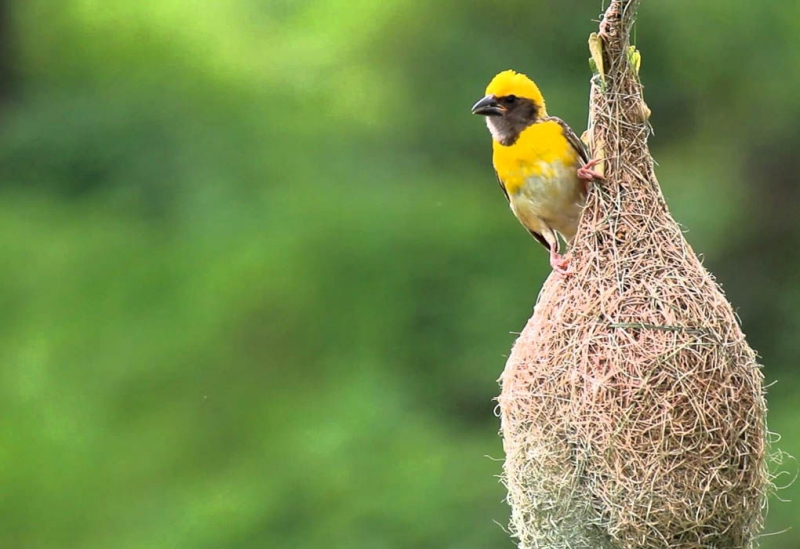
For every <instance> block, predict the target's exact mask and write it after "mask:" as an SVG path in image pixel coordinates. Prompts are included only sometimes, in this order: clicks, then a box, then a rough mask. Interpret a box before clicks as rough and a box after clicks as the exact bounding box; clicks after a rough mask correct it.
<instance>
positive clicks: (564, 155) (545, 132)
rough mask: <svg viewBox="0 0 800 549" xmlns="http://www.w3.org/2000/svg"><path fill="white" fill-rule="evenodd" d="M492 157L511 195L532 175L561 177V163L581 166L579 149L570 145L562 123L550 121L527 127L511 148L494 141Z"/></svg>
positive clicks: (495, 167)
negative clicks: (559, 174) (559, 175)
mask: <svg viewBox="0 0 800 549" xmlns="http://www.w3.org/2000/svg"><path fill="white" fill-rule="evenodd" d="M493 146H494V154H493V157H492V160H493V163H494V169H495V171H496V172H497V176H498V177H499V178H500V180H501V181H502V182H503V184H504V185H505V188H506V191H507V192H508V194H509V195H512V194H516V193H517V192H519V190H520V188H522V186H523V185H524V184H525V181H526V180H527V179H528V178H530V177H535V178H538V177H544V178H547V179H549V178H553V177H557V173H556V170H558V168H559V166H560V167H563V166H570V167H571V166H575V168H576V169H577V167H578V152H577V151H576V150H575V149H574V148H573V147H572V146H571V145H570V144H569V141H567V138H566V137H564V133H563V131H562V129H561V125H560V124H559V123H558V122H555V121H552V120H548V121H545V122H539V123H536V124H533V125H531V126H529V127H528V128H526V129H525V130H524V131H523V132H522V133H521V134H520V136H519V138H518V139H517V141H516V142H515V143H514V144H513V145H510V146H508V147H505V146H503V145H501V144H500V143H498V142H497V141H495V142H494V144H493Z"/></svg>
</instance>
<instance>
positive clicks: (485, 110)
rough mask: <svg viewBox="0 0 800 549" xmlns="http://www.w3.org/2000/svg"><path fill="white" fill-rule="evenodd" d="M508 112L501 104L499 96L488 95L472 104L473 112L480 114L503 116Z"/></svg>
mask: <svg viewBox="0 0 800 549" xmlns="http://www.w3.org/2000/svg"><path fill="white" fill-rule="evenodd" d="M505 113H506V109H505V108H504V107H502V106H500V103H498V102H497V98H496V97H495V96H494V95H487V96H486V97H484V98H483V99H481V100H480V101H478V102H477V103H475V104H474V105H472V114H480V115H483V116H502V115H504V114H505Z"/></svg>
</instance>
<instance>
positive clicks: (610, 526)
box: [499, 0, 770, 549]
mask: <svg viewBox="0 0 800 549" xmlns="http://www.w3.org/2000/svg"><path fill="white" fill-rule="evenodd" d="M636 5H637V2H636V1H635V0H625V1H622V0H619V1H614V2H612V3H611V6H610V7H609V9H608V10H607V11H606V14H605V17H604V20H603V23H602V24H601V28H600V30H601V32H600V35H599V37H600V42H597V43H596V44H595V45H596V46H597V45H598V44H599V45H600V46H601V49H602V57H601V58H598V60H599V62H600V63H601V64H602V66H601V67H599V68H598V74H596V75H595V77H594V79H593V84H592V95H591V113H590V130H589V141H590V142H591V143H593V144H594V153H595V154H596V155H598V154H602V155H603V156H604V157H605V158H606V162H605V173H606V181H605V182H603V183H601V184H596V185H595V186H594V189H593V190H592V191H591V192H590V194H589V197H588V201H587V206H586V209H585V211H584V213H583V218H582V220H581V225H580V228H579V232H578V235H577V236H576V238H575V241H574V247H573V249H572V252H571V253H572V262H571V270H572V271H573V272H572V274H571V275H569V276H567V277H557V276H551V277H550V278H549V279H548V280H547V282H546V283H545V285H544V288H543V289H542V292H541V294H540V296H539V300H538V303H537V305H536V307H535V308H534V314H533V317H532V318H531V319H530V321H529V322H528V324H527V326H526V327H525V329H524V330H523V332H522V334H521V335H520V337H519V339H518V340H517V342H516V343H515V345H514V348H513V350H512V353H511V356H510V358H509V359H508V363H507V364H506V368H505V371H504V372H503V375H502V378H501V384H502V394H501V396H500V398H499V402H500V409H501V420H502V435H503V445H504V449H505V453H506V462H505V466H504V481H505V483H506V485H507V488H508V501H509V503H510V504H511V508H512V518H511V529H512V533H513V534H514V535H515V537H517V538H518V540H519V547H520V548H524V549H528V548H547V549H559V548H592V549H595V548H603V549H605V548H607V549H616V548H643V547H647V548H650V547H652V548H656V547H659V548H667V547H668V548H670V549H676V548H685V549H689V548H719V549H722V548H725V549H734V548H750V547H755V546H756V541H755V538H756V535H757V533H758V532H759V531H760V529H761V527H762V524H763V512H764V509H765V506H766V493H767V489H768V487H769V486H770V479H769V474H768V470H767V438H766V437H767V428H766V413H767V410H766V403H765V400H764V391H763V388H762V381H763V376H762V373H761V369H760V366H759V364H758V363H757V358H756V354H755V353H754V352H753V350H752V349H750V347H749V346H748V345H747V342H746V341H745V338H744V335H743V334H742V331H741V329H740V327H739V324H738V322H737V318H736V316H735V314H734V312H733V310H732V308H731V306H730V304H729V303H728V302H727V300H726V299H725V297H724V295H723V293H722V291H721V290H720V288H719V286H718V285H717V284H716V283H715V281H714V279H713V277H712V276H711V275H710V274H709V273H708V272H707V271H706V270H705V269H704V268H703V266H702V265H701V263H700V261H699V260H698V259H697V256H696V255H695V254H694V252H693V250H692V248H691V247H690V246H689V244H688V243H687V242H686V240H685V239H684V237H683V234H682V232H681V229H680V228H679V226H678V225H677V224H676V223H675V221H674V220H673V219H672V217H671V216H670V214H669V212H668V210H667V207H666V204H665V202H664V199H663V196H662V194H661V191H660V189H659V186H658V183H657V181H656V178H655V174H654V172H653V161H652V158H651V157H650V154H649V151H648V148H647V137H648V135H649V124H648V122H647V116H648V114H649V111H648V110H647V108H646V107H645V105H644V102H643V101H642V89H641V85H640V83H639V79H638V66H637V65H638V59H636V57H635V55H636V54H635V52H634V51H633V50H631V49H629V44H628V36H629V29H630V26H631V24H632V21H633V15H634V14H633V10H634V8H635V7H636ZM595 53H597V51H595Z"/></svg>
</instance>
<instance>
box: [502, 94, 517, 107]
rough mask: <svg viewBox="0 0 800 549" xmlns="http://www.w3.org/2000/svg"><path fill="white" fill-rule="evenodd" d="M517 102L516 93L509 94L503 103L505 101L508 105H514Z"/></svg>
mask: <svg viewBox="0 0 800 549" xmlns="http://www.w3.org/2000/svg"><path fill="white" fill-rule="evenodd" d="M516 102H517V96H516V95H507V96H506V97H505V99H504V101H503V103H505V104H506V105H513V104H514V103H516Z"/></svg>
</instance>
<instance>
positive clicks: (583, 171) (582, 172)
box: [578, 158, 605, 182]
mask: <svg viewBox="0 0 800 549" xmlns="http://www.w3.org/2000/svg"><path fill="white" fill-rule="evenodd" d="M600 162H602V160H600V159H599V158H594V159H592V160H589V161H588V162H587V163H586V164H584V165H583V166H581V167H580V168H578V177H579V178H580V179H583V180H584V181H587V182H590V181H594V180H596V179H600V180H603V179H605V178H604V177H603V174H601V173H600V172H597V171H595V170H593V169H592V168H594V167H595V166H597V165H598V164H599V163H600Z"/></svg>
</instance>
